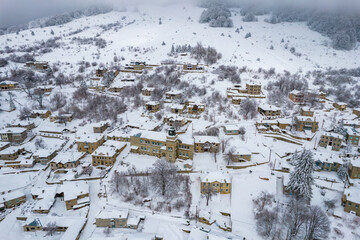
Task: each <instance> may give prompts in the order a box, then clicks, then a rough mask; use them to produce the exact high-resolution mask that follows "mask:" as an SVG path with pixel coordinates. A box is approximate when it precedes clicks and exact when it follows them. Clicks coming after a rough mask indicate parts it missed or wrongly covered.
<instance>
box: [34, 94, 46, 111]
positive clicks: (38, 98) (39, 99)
mask: <svg viewBox="0 0 360 240" xmlns="http://www.w3.org/2000/svg"><path fill="white" fill-rule="evenodd" d="M44 96H45V92H44V91H43V90H42V89H35V91H34V94H33V97H34V98H35V100H36V101H37V102H38V104H39V107H40V108H41V109H42V108H43V107H44V106H43V100H44Z"/></svg>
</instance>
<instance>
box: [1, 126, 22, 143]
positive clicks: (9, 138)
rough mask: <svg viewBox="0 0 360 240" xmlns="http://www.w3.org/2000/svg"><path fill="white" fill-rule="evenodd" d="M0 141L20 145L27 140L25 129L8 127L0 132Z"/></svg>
mask: <svg viewBox="0 0 360 240" xmlns="http://www.w3.org/2000/svg"><path fill="white" fill-rule="evenodd" d="M0 136H1V141H3V142H16V143H21V142H23V141H24V140H25V139H26V138H27V129H26V128H20V127H10V128H5V129H2V130H0Z"/></svg>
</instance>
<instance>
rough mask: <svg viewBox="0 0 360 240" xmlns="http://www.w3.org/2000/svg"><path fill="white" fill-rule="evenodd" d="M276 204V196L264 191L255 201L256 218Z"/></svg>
mask: <svg viewBox="0 0 360 240" xmlns="http://www.w3.org/2000/svg"><path fill="white" fill-rule="evenodd" d="M274 202H275V196H274V195H273V194H271V193H268V192H266V191H262V192H261V193H260V195H259V196H258V197H256V198H254V199H253V204H254V213H255V218H258V217H259V216H260V215H261V212H262V211H264V209H265V208H266V207H268V206H271V205H272V204H273V203H274Z"/></svg>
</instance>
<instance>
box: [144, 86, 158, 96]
mask: <svg viewBox="0 0 360 240" xmlns="http://www.w3.org/2000/svg"><path fill="white" fill-rule="evenodd" d="M154 90H155V88H151V87H144V88H143V89H141V94H142V95H143V96H149V97H150V96H151V94H152V93H153V91H154Z"/></svg>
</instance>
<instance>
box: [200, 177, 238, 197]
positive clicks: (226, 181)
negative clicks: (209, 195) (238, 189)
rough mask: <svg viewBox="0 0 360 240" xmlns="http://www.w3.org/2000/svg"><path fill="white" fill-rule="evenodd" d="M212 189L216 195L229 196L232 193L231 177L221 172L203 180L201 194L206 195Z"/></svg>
mask: <svg viewBox="0 0 360 240" xmlns="http://www.w3.org/2000/svg"><path fill="white" fill-rule="evenodd" d="M209 189H211V191H212V192H214V193H220V194H229V193H231V181H230V177H229V176H228V175H227V174H225V173H221V172H211V173H209V174H207V175H206V176H205V177H204V178H202V180H201V183H200V192H201V193H202V194H204V193H206V192H207V191H208V190H209Z"/></svg>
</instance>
